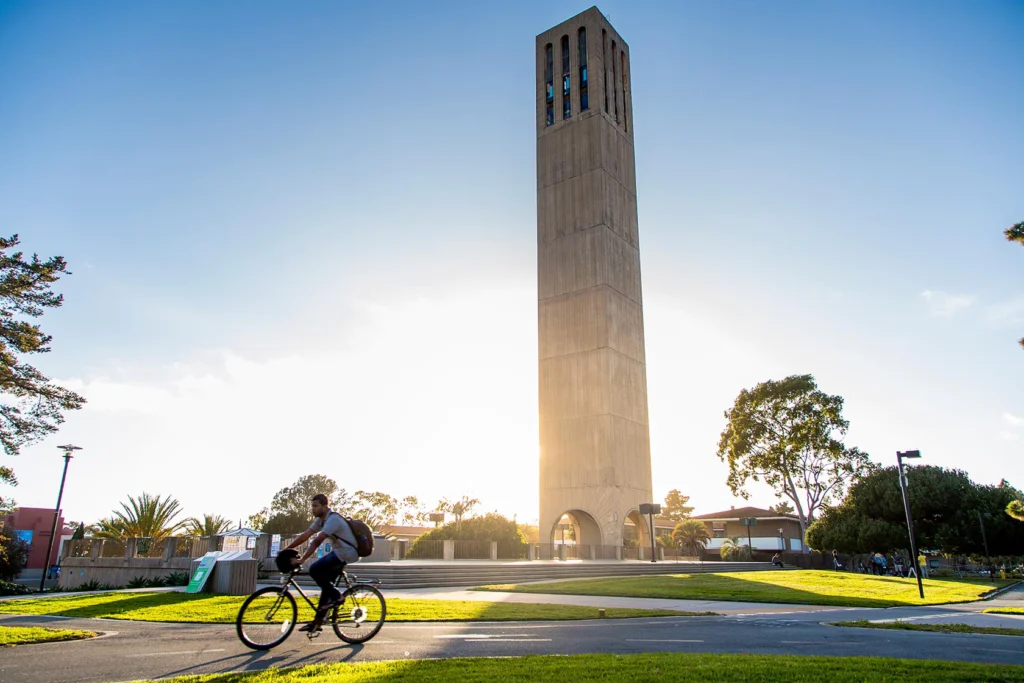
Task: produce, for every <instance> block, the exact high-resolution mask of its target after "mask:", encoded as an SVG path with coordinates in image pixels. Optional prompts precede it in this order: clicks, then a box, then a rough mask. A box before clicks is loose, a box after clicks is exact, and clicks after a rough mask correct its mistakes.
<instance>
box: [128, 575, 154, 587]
mask: <svg viewBox="0 0 1024 683" xmlns="http://www.w3.org/2000/svg"><path fill="white" fill-rule="evenodd" d="M148 585H149V581H148V580H147V579H146V578H145V577H142V576H136V577H135V578H133V579H132V580H131V581H129V582H128V588H146V587H147V586H148Z"/></svg>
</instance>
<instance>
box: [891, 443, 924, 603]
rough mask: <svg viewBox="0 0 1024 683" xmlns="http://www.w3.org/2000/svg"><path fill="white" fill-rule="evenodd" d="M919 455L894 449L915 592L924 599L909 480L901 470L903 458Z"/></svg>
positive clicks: (917, 456) (909, 458) (918, 454)
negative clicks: (912, 566) (908, 534)
mask: <svg viewBox="0 0 1024 683" xmlns="http://www.w3.org/2000/svg"><path fill="white" fill-rule="evenodd" d="M920 457H921V451H903V452H900V451H896V469H897V470H898V471H899V477H900V493H902V494H903V509H904V510H905V511H906V513H907V531H908V532H909V533H910V555H911V558H912V559H911V561H912V562H913V563H914V576H916V577H917V592H918V593H920V594H921V599H922V600H924V585H923V584H922V583H921V565H920V563H919V562H918V561H917V545H916V544H915V543H914V520H913V518H912V517H911V515H910V497H909V496H908V495H907V486H908V485H909V482H908V481H907V477H906V474H905V473H904V472H903V461H904V460H911V459H914V458H920Z"/></svg>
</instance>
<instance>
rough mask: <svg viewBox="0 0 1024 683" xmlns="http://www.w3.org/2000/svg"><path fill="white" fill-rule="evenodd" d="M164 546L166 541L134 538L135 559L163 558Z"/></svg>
mask: <svg viewBox="0 0 1024 683" xmlns="http://www.w3.org/2000/svg"><path fill="white" fill-rule="evenodd" d="M166 545H167V541H166V539H163V538H136V539H135V557H148V558H155V559H160V558H162V557H163V556H164V548H165V547H166Z"/></svg>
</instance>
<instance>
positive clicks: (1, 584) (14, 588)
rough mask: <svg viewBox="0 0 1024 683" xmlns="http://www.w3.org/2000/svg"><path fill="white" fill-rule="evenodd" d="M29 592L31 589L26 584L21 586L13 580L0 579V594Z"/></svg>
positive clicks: (23, 593)
mask: <svg viewBox="0 0 1024 683" xmlns="http://www.w3.org/2000/svg"><path fill="white" fill-rule="evenodd" d="M31 592H32V589H31V588H29V587H28V586H23V585H21V584H20V583H14V582H13V581H3V580H0V595H26V594H27V593H31Z"/></svg>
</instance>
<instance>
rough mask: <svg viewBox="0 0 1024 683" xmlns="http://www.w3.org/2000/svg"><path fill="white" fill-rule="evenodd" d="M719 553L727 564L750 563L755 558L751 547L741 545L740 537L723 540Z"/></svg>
mask: <svg viewBox="0 0 1024 683" xmlns="http://www.w3.org/2000/svg"><path fill="white" fill-rule="evenodd" d="M719 553H720V554H721V556H722V560H724V561H725V562H749V561H750V560H751V559H753V557H754V556H753V553H752V552H751V550H750V546H748V545H743V544H741V543H740V539H739V538H738V537H733V538H725V539H722V548H721V550H719Z"/></svg>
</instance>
